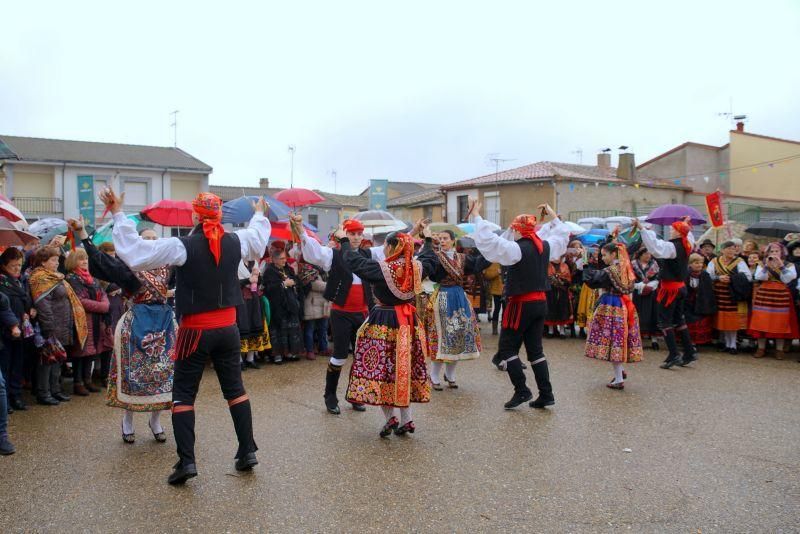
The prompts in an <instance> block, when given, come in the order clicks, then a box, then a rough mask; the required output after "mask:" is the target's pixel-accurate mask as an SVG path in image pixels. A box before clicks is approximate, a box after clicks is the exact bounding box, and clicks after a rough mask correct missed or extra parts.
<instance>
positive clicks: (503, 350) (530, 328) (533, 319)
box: [492, 301, 553, 400]
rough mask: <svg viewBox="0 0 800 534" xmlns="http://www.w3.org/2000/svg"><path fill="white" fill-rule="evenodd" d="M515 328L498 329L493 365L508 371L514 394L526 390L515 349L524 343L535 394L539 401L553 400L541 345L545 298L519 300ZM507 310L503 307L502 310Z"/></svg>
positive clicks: (517, 349) (526, 391)
mask: <svg viewBox="0 0 800 534" xmlns="http://www.w3.org/2000/svg"><path fill="white" fill-rule="evenodd" d="M521 305H522V311H521V314H520V321H519V327H517V328H505V327H504V328H503V329H502V330H501V331H500V340H499V342H498V347H497V354H496V355H495V357H494V359H493V360H492V361H493V363H494V364H495V365H499V366H500V367H501V368H505V369H506V371H508V378H509V379H510V380H511V384H512V385H513V386H514V391H515V392H516V393H517V394H523V393H524V394H527V393H530V389H529V388H528V386H527V384H526V383H525V382H526V380H525V373H524V372H523V370H522V363H521V362H520V360H519V358H518V356H519V349H520V348H521V347H522V345H523V343H524V344H525V352H527V353H528V361H529V362H531V368H532V370H533V376H534V378H535V379H536V386H537V388H538V389H539V397H540V399H543V400H552V399H553V387H552V385H551V384H550V370H549V368H548V366H547V360H546V359H545V356H544V349H543V347H542V333H543V332H544V320H545V318H546V316H547V302H546V301H532V302H523V303H522V304H521ZM509 312H510V310H509V309H507V310H506V313H509Z"/></svg>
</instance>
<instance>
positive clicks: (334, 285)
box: [322, 248, 373, 308]
mask: <svg viewBox="0 0 800 534" xmlns="http://www.w3.org/2000/svg"><path fill="white" fill-rule="evenodd" d="M358 253H359V254H361V255H362V256H364V257H365V258H370V257H372V254H371V253H370V251H369V250H364V249H359V250H358ZM352 286H353V271H351V270H350V268H349V267H348V266H347V263H346V262H345V261H344V259H343V258H342V251H341V250H339V249H337V248H335V249H333V262H332V263H331V270H330V271H329V272H328V283H327V284H326V285H325V292H324V293H323V294H322V296H323V297H324V298H325V299H326V300H329V301H331V302H333V303H334V304H336V305H337V306H344V303H345V302H347V295H348V294H349V293H350V288H351V287H352ZM361 287H362V288H363V290H364V302H365V303H366V304H367V307H368V308H372V304H373V299H372V287H370V284H369V283H366V282H364V281H363V280H362V281H361Z"/></svg>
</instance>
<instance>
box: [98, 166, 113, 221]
mask: <svg viewBox="0 0 800 534" xmlns="http://www.w3.org/2000/svg"><path fill="white" fill-rule="evenodd" d="M110 179H111V177H110V176H97V175H95V177H94V205H95V208H97V209H104V208H105V206H104V205H103V202H102V201H101V200H100V192H101V191H102V190H103V189H105V188H106V187H107V186H108V182H109V180H110ZM101 213H102V211H101Z"/></svg>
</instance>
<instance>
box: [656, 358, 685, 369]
mask: <svg viewBox="0 0 800 534" xmlns="http://www.w3.org/2000/svg"><path fill="white" fill-rule="evenodd" d="M680 361H681V360H680V358H677V357H675V358H667V360H666V361H665V362H664V363H662V364H661V366H660V367H661V368H662V369H671V368H672V367H673V366H675V365H678V363H679V362H680Z"/></svg>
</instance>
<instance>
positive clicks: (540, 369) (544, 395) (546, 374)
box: [528, 360, 556, 408]
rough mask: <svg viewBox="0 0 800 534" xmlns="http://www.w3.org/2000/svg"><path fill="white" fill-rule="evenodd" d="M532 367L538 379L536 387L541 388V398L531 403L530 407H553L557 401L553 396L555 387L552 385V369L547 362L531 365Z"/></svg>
mask: <svg viewBox="0 0 800 534" xmlns="http://www.w3.org/2000/svg"><path fill="white" fill-rule="evenodd" d="M531 366H532V367H533V376H534V378H536V387H537V388H539V397H537V399H536V400H535V401H533V402H530V403H529V404H528V406H530V407H531V408H544V407H545V406H552V405H553V404H555V403H556V399H555V397H554V396H553V386H552V384H550V368H549V367H548V366H547V360H542V361H540V362H539V363H536V364H531Z"/></svg>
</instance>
